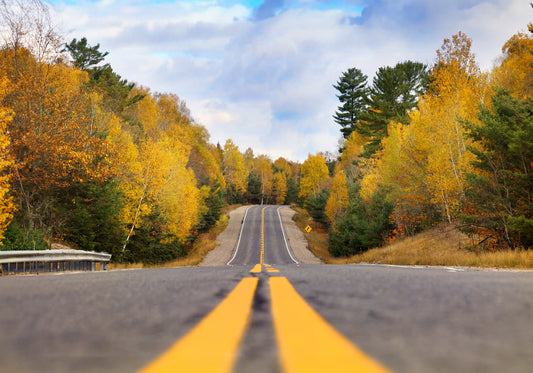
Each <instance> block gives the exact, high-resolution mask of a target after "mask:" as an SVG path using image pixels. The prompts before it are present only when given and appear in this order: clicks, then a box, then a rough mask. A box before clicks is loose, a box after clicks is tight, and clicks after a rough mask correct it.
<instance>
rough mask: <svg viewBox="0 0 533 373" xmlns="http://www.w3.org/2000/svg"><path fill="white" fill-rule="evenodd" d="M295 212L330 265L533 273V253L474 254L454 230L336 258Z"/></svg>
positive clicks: (322, 234) (320, 231)
mask: <svg viewBox="0 0 533 373" xmlns="http://www.w3.org/2000/svg"><path fill="white" fill-rule="evenodd" d="M292 208H293V209H294V210H296V214H295V215H294V217H293V220H294V221H295V222H296V225H297V226H298V227H299V228H300V229H301V230H302V231H303V230H304V228H305V227H306V226H307V225H310V226H311V227H312V228H313V230H312V231H311V232H310V233H306V234H305V235H306V237H307V238H308V242H309V249H310V250H311V252H312V253H313V254H314V255H316V256H317V257H319V258H320V259H321V260H322V262H324V263H329V264H348V263H376V264H378V263H379V264H396V265H430V266H461V267H483V268H513V269H533V250H522V251H520V250H516V251H495V252H474V251H469V250H467V249H465V248H464V247H465V246H467V245H469V243H470V239H469V238H468V237H467V236H466V235H464V234H462V233H460V232H459V231H458V230H457V229H455V228H453V227H451V226H445V227H442V228H434V229H431V230H429V231H427V232H423V233H420V234H418V235H416V236H414V237H410V238H406V239H404V240H401V241H398V242H394V243H392V244H391V245H388V246H385V247H380V248H375V249H371V250H368V251H367V252H365V253H363V254H359V255H354V256H351V257H346V258H335V257H333V256H332V255H331V254H330V253H329V251H328V232H327V230H325V229H324V228H322V227H320V226H316V224H315V225H313V224H314V223H312V219H311V217H310V216H309V214H308V213H307V211H305V210H304V209H301V208H298V207H294V206H292Z"/></svg>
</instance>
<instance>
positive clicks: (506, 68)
mask: <svg viewBox="0 0 533 373" xmlns="http://www.w3.org/2000/svg"><path fill="white" fill-rule="evenodd" d="M502 52H503V54H504V59H503V61H502V63H501V64H500V65H499V66H498V67H496V68H495V69H494V71H493V74H492V79H493V81H494V84H495V85H496V86H498V87H502V88H505V89H507V90H509V91H511V92H512V94H513V95H514V96H516V97H519V98H527V97H531V96H532V95H533V69H532V68H531V66H532V65H533V35H531V34H530V35H526V34H523V33H518V34H516V35H513V36H512V37H511V38H510V39H509V40H508V41H507V42H506V43H505V44H504V46H503V48H502Z"/></svg>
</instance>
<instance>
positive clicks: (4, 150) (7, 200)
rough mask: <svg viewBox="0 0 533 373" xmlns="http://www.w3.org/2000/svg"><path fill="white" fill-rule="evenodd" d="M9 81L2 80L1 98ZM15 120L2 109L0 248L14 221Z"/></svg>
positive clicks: (0, 122) (0, 114)
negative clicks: (12, 132) (12, 145)
mask: <svg viewBox="0 0 533 373" xmlns="http://www.w3.org/2000/svg"><path fill="white" fill-rule="evenodd" d="M8 85H9V81H8V80H7V79H6V78H3V79H1V80H0V97H3V96H4V95H5V94H6V92H7V90H8ZM12 119H13V113H12V111H11V110H9V109H7V108H5V107H0V246H1V245H2V240H3V239H4V232H5V230H6V228H7V227H8V225H9V224H10V223H11V220H12V219H13V212H14V210H15V205H14V203H13V197H12V196H11V181H12V176H13V175H12V167H13V159H12V158H11V156H10V154H9V142H10V140H9V136H8V133H7V124H8V123H9V122H10V121H11V120H12Z"/></svg>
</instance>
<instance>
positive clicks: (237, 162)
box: [222, 139, 248, 203]
mask: <svg viewBox="0 0 533 373" xmlns="http://www.w3.org/2000/svg"><path fill="white" fill-rule="evenodd" d="M222 172H223V174H224V178H225V180H226V185H227V196H228V201H229V202H230V203H235V202H239V201H242V199H243V195H244V193H246V187H247V177H248V170H247V168H246V164H245V160H244V157H243V155H242V154H241V152H240V151H239V147H238V146H237V145H235V144H234V143H233V141H232V140H231V139H228V140H227V141H226V144H225V145H224V158H223V161H222Z"/></svg>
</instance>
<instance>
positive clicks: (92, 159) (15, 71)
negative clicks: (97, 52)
mask: <svg viewBox="0 0 533 373" xmlns="http://www.w3.org/2000/svg"><path fill="white" fill-rule="evenodd" d="M0 66H1V70H0V73H3V76H5V77H7V78H8V79H9V80H10V81H11V87H12V89H11V90H10V91H9V93H8V94H6V95H5V96H4V97H3V102H2V103H3V105H4V106H6V107H9V108H10V109H11V110H13V112H14V113H15V116H14V118H13V120H12V121H11V122H10V123H9V125H8V129H9V132H10V135H11V139H12V141H11V144H10V150H11V153H12V155H13V156H14V158H15V166H16V172H15V177H16V181H15V182H14V183H13V186H14V187H15V188H16V192H17V195H18V196H19V198H20V204H19V205H20V206H21V210H20V211H21V213H22V214H23V215H24V220H25V223H24V225H25V226H26V227H28V228H31V227H33V226H40V227H50V226H55V225H56V223H57V222H59V221H60V220H58V219H56V218H55V217H54V216H53V209H51V207H52V203H50V201H49V200H48V199H50V195H48V194H47V193H48V192H49V191H50V188H67V187H69V186H70V185H73V184H75V183H83V182H87V181H98V182H101V181H104V180H105V179H107V178H108V177H109V176H110V175H111V174H112V172H113V167H112V164H111V161H110V158H109V156H110V155H111V154H112V149H111V148H110V147H109V144H108V143H107V142H106V141H105V140H104V139H103V138H102V136H101V133H99V132H98V131H97V130H96V129H95V127H94V126H93V122H92V118H91V116H90V112H91V103H90V96H89V94H88V92H87V90H86V86H85V82H86V81H87V74H86V73H85V72H82V71H79V70H75V69H73V68H71V67H69V66H65V65H63V64H61V63H59V64H54V65H50V64H48V63H45V62H38V61H37V60H36V59H35V58H34V57H33V55H32V54H31V53H30V52H29V51H28V50H25V49H20V50H18V51H12V50H6V51H4V53H3V54H2V57H1V58H0Z"/></svg>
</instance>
